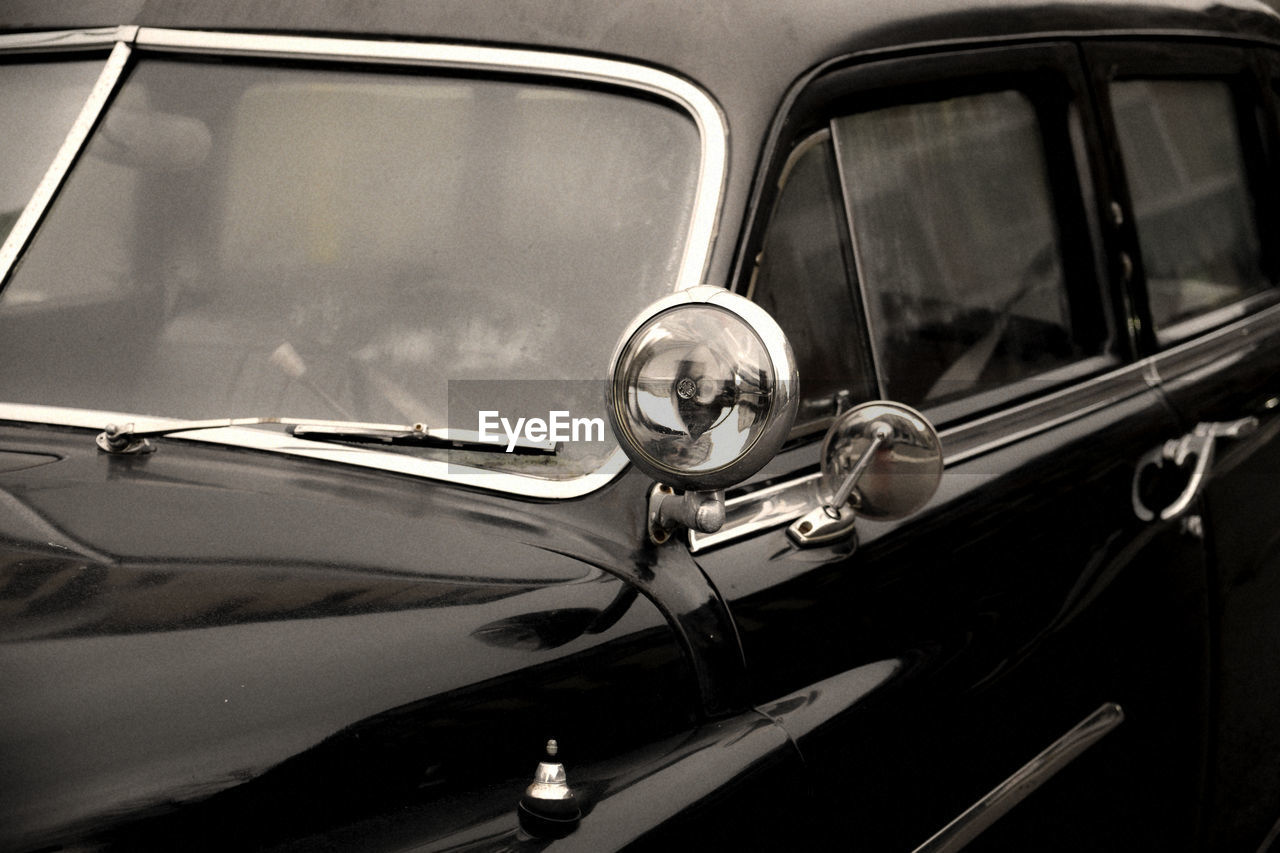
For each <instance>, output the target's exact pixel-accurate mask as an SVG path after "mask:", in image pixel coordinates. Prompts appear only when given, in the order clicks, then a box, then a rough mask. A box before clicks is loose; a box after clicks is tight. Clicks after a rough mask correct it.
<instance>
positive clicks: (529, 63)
mask: <svg viewBox="0 0 1280 853" xmlns="http://www.w3.org/2000/svg"><path fill="white" fill-rule="evenodd" d="M136 44H137V45H138V47H140V48H146V49H149V50H168V51H193V52H198V53H206V54H208V53H217V54H228V55H236V56H276V57H282V56H287V57H294V58H299V59H308V58H310V59H329V60H333V59H339V60H343V61H351V62H378V63H394V64H398V65H430V66H435V67H441V68H458V69H466V70H482V71H483V70H490V71H508V72H511V71H514V72H517V73H527V74H543V75H548V76H552V77H562V78H566V79H572V80H587V81H591V82H595V83H608V84H612V85H619V86H624V87H627V88H631V89H638V90H640V91H643V92H647V93H649V94H651V95H658V96H660V97H662V98H664V99H666V100H668V101H671V102H673V103H675V104H676V105H678V106H680V107H682V108H683V109H684V110H685V111H686V112H688V113H689V115H690V116H691V117H692V118H693V120H694V122H695V124H696V125H697V127H698V135H699V138H700V139H701V141H702V151H701V157H700V161H701V162H700V167H699V170H698V188H697V190H696V191H695V195H694V202H693V218H692V221H691V222H690V227H689V232H688V236H687V238H686V240H685V247H684V257H683V258H682V259H681V263H680V272H679V274H678V275H677V283H676V287H675V290H684V289H685V288H687V287H693V286H694V285H696V284H701V283H702V276H703V274H704V272H705V270H706V268H707V264H708V262H709V261H710V257H711V245H712V241H713V240H714V238H715V231H716V228H715V224H716V217H717V215H718V214H719V212H720V197H721V194H722V192H723V190H724V177H725V168H726V164H727V162H728V131H727V130H726V128H725V123H724V117H723V115H722V114H721V112H720V109H719V107H718V106H717V105H716V103H715V101H713V100H712V99H711V96H710V95H708V94H707V93H706V92H704V91H703V90H702V89H700V88H698V87H697V86H695V85H694V84H692V83H690V82H689V81H687V80H684V79H683V78H681V77H677V76H676V75H674V74H670V73H668V72H666V71H660V70H658V69H656V68H650V67H648V66H645V65H636V64H634V63H630V62H622V61H620V60H614V59H602V58H599V57H594V56H581V55H578V54H571V53H554V52H550V51H545V52H544V51H536V50H521V49H516V48H498V47H477V46H474V45H460V44H439V43H430V42H421V43H420V42H383V41H366V40H363V39H341V38H321V37H310V36H277V35H255V34H243V33H214V32H204V31H194V30H169V29H157V28H153V27H142V28H141V29H139V30H138V36H137V40H136Z"/></svg>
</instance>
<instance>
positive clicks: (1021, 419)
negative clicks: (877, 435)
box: [689, 304, 1280, 554]
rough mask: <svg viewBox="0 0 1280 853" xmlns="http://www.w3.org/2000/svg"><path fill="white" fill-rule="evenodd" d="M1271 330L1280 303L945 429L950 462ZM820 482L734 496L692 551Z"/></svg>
mask: <svg viewBox="0 0 1280 853" xmlns="http://www.w3.org/2000/svg"><path fill="white" fill-rule="evenodd" d="M1269 335H1280V304H1276V305H1272V306H1270V307H1268V308H1265V309H1263V310H1261V311H1259V312H1258V313H1256V314H1253V315H1250V316H1248V317H1245V318H1242V319H1240V320H1238V321H1236V322H1235V323H1231V324H1229V325H1227V326H1224V327H1222V328H1220V329H1217V330H1215V331H1213V332H1209V333H1207V334H1205V335H1203V336H1202V337H1199V338H1196V339H1194V340H1191V341H1186V342H1184V343H1182V344H1179V345H1177V346H1175V347H1172V348H1170V349H1168V350H1165V351H1164V352H1161V353H1158V354H1156V355H1153V356H1149V357H1147V358H1144V359H1141V360H1140V361H1136V362H1132V363H1130V364H1126V365H1124V366H1123V367H1119V368H1117V369H1115V370H1112V371H1109V372H1107V373H1104V374H1102V375H1100V376H1095V377H1093V378H1091V379H1088V380H1086V381H1084V382H1081V383H1079V384H1076V385H1072V386H1069V387H1067V388H1063V389H1061V390H1059V391H1056V392H1054V393H1052V394H1049V395H1047V396H1045V397H1041V398H1038V399H1035V400H1030V401H1028V402H1026V403H1023V404H1021V405H1018V406H1014V407H1012V408H1010V409H1006V410H1004V411H1000V412H995V413H993V414H990V415H987V416H986V417H983V418H979V419H977V420H974V421H970V422H969V423H965V424H960V425H958V426H954V427H951V428H949V429H944V430H941V431H940V433H939V434H940V436H941V438H942V449H943V453H944V464H945V465H946V467H948V468H951V467H954V466H955V465H959V464H960V463H962V462H965V461H967V460H969V459H973V458H975V457H978V456H982V455H983V454H986V453H990V452H992V451H994V450H998V449H1000V448H1001V447H1004V446H1006V445H1009V444H1012V443H1014V442H1017V441H1022V440H1025V439H1027V438H1031V437H1032V436H1034V435H1036V434H1038V433H1042V432H1046V431H1048V430H1050V429H1053V428H1055V427H1058V426H1061V425H1063V424H1066V423H1070V422H1071V421H1074V420H1078V419H1079V418H1083V417H1086V416H1087V415H1089V414H1092V413H1093V412H1096V411H1099V410H1100V409H1104V408H1106V407H1108V406H1111V405H1114V404H1116V403H1119V402H1121V401H1123V400H1125V399H1128V398H1129V397H1132V396H1134V395H1136V394H1139V393H1142V392H1143V391H1144V390H1145V389H1147V388H1149V387H1153V386H1158V385H1159V384H1160V383H1161V382H1162V377H1170V378H1171V377H1173V376H1176V375H1180V374H1184V373H1187V372H1190V371H1193V370H1196V369H1199V368H1201V367H1204V366H1207V365H1209V364H1211V363H1213V362H1215V361H1218V360H1220V359H1222V358H1224V357H1227V358H1244V357H1246V356H1247V354H1248V345H1249V342H1251V341H1253V340H1257V339H1259V338H1261V337H1265V336H1269ZM815 461H816V460H815ZM820 480H821V477H820V475H818V474H815V473H809V474H804V475H802V476H799V477H795V478H793V479H790V480H787V481H785V482H780V483H776V484H774V485H771V486H769V487H767V488H763V489H759V490H757V491H753V492H748V493H747V494H743V495H737V496H734V497H730V498H729V499H728V501H726V503H725V522H724V526H723V527H721V528H720V530H718V531H717V532H715V533H709V534H708V533H695V532H690V534H689V549H690V550H691V551H693V553H695V554H696V553H698V552H699V551H705V550H706V549H708V548H712V547H714V546H716V545H722V544H724V543H726V542H732V541H734V540H737V539H741V538H743V537H745V536H750V535H752V534H754V533H758V532H761V531H764V530H768V529H770V528H774V527H779V526H781V525H783V524H787V523H789V522H791V521H794V520H795V519H797V518H799V517H800V516H801V515H803V514H804V513H805V512H806V511H807V510H809V509H811V508H813V507H814V506H816V505H817V502H818V500H819V498H818V486H819V482H820Z"/></svg>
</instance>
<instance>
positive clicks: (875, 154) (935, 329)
mask: <svg viewBox="0 0 1280 853" xmlns="http://www.w3.org/2000/svg"><path fill="white" fill-rule="evenodd" d="M1060 112H1061V113H1062V115H1063V116H1064V118H1063V120H1062V122H1061V127H1058V128H1057V129H1056V132H1055V136H1054V141H1055V143H1057V144H1058V146H1059V148H1060V149H1061V150H1058V151H1055V152H1054V153H1053V154H1051V153H1050V149H1049V147H1048V146H1047V144H1046V134H1045V131H1044V128H1043V121H1042V117H1041V114H1040V111H1039V110H1038V109H1037V106H1036V104H1035V103H1034V102H1033V101H1032V99H1031V98H1030V97H1029V96H1028V95H1027V94H1025V93H1023V92H1021V91H1015V90H1012V89H1009V90H1003V91H989V92H982V93H977V94H967V95H962V96H959V97H955V98H950V99H946V100H938V101H928V102H923V103H909V104H903V105H895V106H888V107H883V108H880V109H874V110H869V111H866V112H858V113H855V114H852V115H848V116H845V117H842V118H839V119H837V120H836V121H835V122H834V123H833V128H834V132H835V143H836V150H837V153H838V156H839V165H840V174H841V176H842V178H843V181H844V191H845V197H846V199H847V202H848V210H849V219H850V222H851V226H852V233H853V238H854V252H855V256H856V257H857V268H858V274H859V277H860V280H861V287H862V293H863V297H864V300H865V308H866V313H867V319H868V325H869V328H870V334H871V340H872V344H873V348H874V350H873V351H874V356H875V359H876V364H877V369H878V371H879V375H880V381H881V382H882V384H883V387H884V393H885V394H886V396H888V397H889V398H891V399H895V400H899V401H901V402H905V403H908V404H911V405H915V406H920V407H926V408H935V407H937V406H940V405H944V404H948V403H953V402H955V401H958V400H961V399H962V398H963V399H965V400H966V401H967V404H966V405H965V406H962V407H961V409H962V410H963V409H969V410H973V409H975V408H980V407H981V406H980V405H979V404H978V401H977V400H975V399H971V398H974V397H976V396H977V395H982V394H983V392H993V393H991V394H988V395H987V398H988V399H987V401H986V403H987V404H988V405H991V404H996V403H999V402H1004V401H1005V400H1007V399H1009V397H1010V396H1012V394H1013V389H1009V388H1007V386H1010V385H1011V384H1013V383H1019V382H1021V383H1023V385H1022V386H1021V388H1020V391H1021V392H1023V393H1025V392H1028V391H1030V390H1034V388H1030V387H1028V386H1029V385H1031V384H1032V383H1031V380H1034V379H1039V380H1052V378H1053V377H1052V375H1051V374H1053V372H1055V371H1061V370H1062V369H1063V368H1066V367H1068V366H1070V365H1072V364H1074V363H1076V362H1078V361H1080V360H1082V359H1084V358H1086V357H1088V356H1091V355H1099V354H1101V353H1102V349H1103V346H1104V339H1105V334H1102V333H1101V332H1100V331H1099V329H1100V328H1101V325H1102V323H1101V321H1100V320H1099V319H1098V318H1097V317H1096V316H1095V317H1093V318H1092V320H1091V321H1090V322H1088V323H1086V322H1082V320H1081V317H1082V312H1081V309H1080V307H1079V306H1078V305H1075V306H1073V304H1072V298H1071V296H1070V292H1069V288H1068V285H1067V282H1068V279H1069V278H1070V276H1069V274H1068V264H1067V263H1066V262H1065V260H1064V256H1065V247H1064V229H1063V227H1062V216H1061V210H1062V208H1063V204H1062V202H1061V200H1059V199H1056V198H1055V189H1054V186H1055V179H1056V180H1058V181H1059V185H1062V182H1063V180H1064V179H1065V182H1066V185H1069V186H1071V187H1073V188H1074V186H1075V178H1074V166H1073V165H1072V163H1071V153H1070V143H1069V141H1067V137H1068V135H1067V133H1066V131H1065V129H1064V128H1065V115H1066V112H1067V111H1066V109H1065V108H1063V109H1061V110H1060ZM1051 168H1052V169H1065V170H1066V171H1067V173H1068V174H1063V175H1057V176H1055V175H1054V174H1053V173H1052V172H1051ZM1072 192H1074V190H1072ZM1073 198H1074V197H1073ZM1081 215H1082V214H1081ZM1077 251H1079V250H1078V249H1077ZM1080 254H1088V249H1087V245H1086V248H1085V251H1084V252H1080ZM1084 290H1086V291H1087V296H1086V297H1085V298H1086V299H1087V300H1088V301H1090V302H1091V304H1093V305H1094V306H1095V310H1096V311H1097V312H1100V308H1096V306H1097V304H1098V303H1100V300H1099V297H1098V291H1097V288H1096V286H1091V287H1089V288H1084ZM1077 298H1079V297H1077ZM1086 327H1087V328H1086ZM1041 384H1042V385H1043V382H1042V383H1041ZM1037 387H1039V386H1037ZM998 389H1003V390H998ZM951 408H955V407H951ZM944 419H945V418H944Z"/></svg>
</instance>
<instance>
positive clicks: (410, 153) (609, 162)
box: [0, 60, 700, 478]
mask: <svg viewBox="0 0 1280 853" xmlns="http://www.w3.org/2000/svg"><path fill="white" fill-rule="evenodd" d="M699 154H700V149H699V138H698V131H697V128H696V125H695V124H694V123H693V121H692V120H691V119H690V118H689V117H688V116H687V115H685V114H684V113H681V112H679V111H678V110H676V109H674V108H671V107H668V106H665V105H662V104H659V103H657V102H654V101H652V100H648V99H645V98H640V97H633V96H629V95H623V94H620V93H618V92H615V91H613V90H609V89H604V88H588V87H585V86H583V87H579V86H566V85H561V84H551V83H546V82H541V81H537V80H529V81H525V80H520V79H516V78H510V79H481V78H479V77H474V76H451V77H442V76H440V75H439V73H438V72H431V73H427V72H424V73H398V72H382V71H353V70H336V69H333V68H327V69H323V70H318V69H315V68H303V67H279V66H273V67H267V66H261V65H249V64H230V63H213V62H186V61H176V60H156V61H144V62H142V63H141V64H139V65H138V66H137V67H136V68H135V69H134V70H133V71H132V72H131V73H130V75H129V77H128V78H127V80H126V81H125V83H124V85H123V88H122V89H121V91H120V93H119V95H118V96H117V98H116V99H115V101H114V102H113V103H112V105H111V106H110V107H109V109H108V112H107V115H106V117H105V119H104V120H103V122H102V123H101V125H100V127H99V129H98V130H97V131H96V132H95V134H94V136H93V137H92V138H91V140H90V142H89V145H88V148H87V150H86V154H85V156H83V157H82V158H81V160H80V162H79V163H78V164H77V165H76V167H75V169H74V170H73V171H72V173H71V175H70V177H69V179H68V182H67V184H66V186H65V188H64V189H63V191H62V193H61V194H60V195H59V197H58V199H57V201H56V202H55V204H54V206H53V209H52V211H51V212H50V214H49V216H48V219H47V221H46V223H45V224H44V225H43V226H42V228H41V231H40V232H39V233H38V234H37V236H36V238H35V240H34V242H33V244H32V246H31V248H30V249H29V250H28V252H27V253H26V255H25V256H24V257H23V259H22V260H21V261H20V264H19V266H18V268H17V270H16V271H15V273H14V275H13V276H12V280H11V282H10V284H9V285H8V286H7V288H6V289H5V291H4V293H3V294H2V295H0V400H5V401H9V402H20V403H34V404H43V405H53V406H66V407H73V408H81V409H98V410H105V411H110V412H125V413H136V414H145V415H155V416H165V417H178V418H217V417H227V416H241V415H264V414H266V415H281V416H288V417H305V418H321V419H325V418H327V419H340V420H344V421H360V422H373V423H393V424H395V423H410V424H411V423H415V422H421V423H425V424H426V425H427V426H429V427H440V426H446V425H450V426H454V427H458V428H464V429H471V430H475V429H476V428H477V425H478V415H479V412H480V411H484V410H487V411H496V412H500V413H501V416H502V417H508V418H509V419H510V421H511V422H512V423H514V422H515V421H516V419H517V418H518V417H540V418H543V419H544V420H545V419H546V418H547V415H548V413H549V412H550V411H554V410H564V411H570V412H571V413H572V416H573V417H575V418H577V417H595V416H602V415H603V411H602V410H603V401H602V398H603V384H602V383H600V382H599V380H600V379H602V378H603V377H604V374H605V372H606V371H607V368H608V359H609V356H610V353H611V349H612V347H613V345H614V343H615V341H616V339H617V336H618V334H619V333H620V332H621V330H622V329H623V327H624V326H625V325H626V323H627V322H628V321H629V320H630V319H631V317H632V316H633V315H634V314H635V313H636V312H638V311H639V310H640V309H641V308H642V307H643V306H645V305H646V304H647V303H649V302H650V301H652V300H653V299H655V298H656V297H658V296H660V295H662V294H664V293H667V292H670V291H671V290H672V289H673V287H674V286H675V277H676V271H677V269H678V267H679V264H680V261H681V257H682V253H683V249H684V243H685V235H686V231H687V229H688V225H689V217H690V215H691V210H692V206H693V201H694V194H695V184H696V180H697V169H698V163H699ZM583 380H594V381H583ZM613 447H614V445H613V444H612V440H611V439H609V438H607V437H606V440H602V441H590V442H574V443H572V445H570V446H566V447H565V448H564V449H563V451H562V452H561V453H559V454H557V455H556V456H555V457H553V458H552V457H539V458H527V457H518V456H515V455H508V454H505V453H496V454H495V453H482V454H476V455H475V456H474V458H473V457H467V458H465V459H463V458H462V457H460V456H459V454H457V453H453V454H451V455H450V456H449V457H448V458H449V459H450V460H451V461H465V462H466V463H467V464H477V465H482V466H486V467H494V466H500V467H505V468H508V469H511V470H517V471H522V472H526V473H533V474H535V475H537V476H544V477H554V478H564V477H573V476H578V475H580V474H583V473H587V472H589V471H592V470H595V469H596V468H598V467H599V466H600V465H601V464H602V463H603V461H604V460H606V459H607V458H608V457H609V456H610V455H611V454H612V451H613ZM405 452H412V453H417V454H429V453H432V452H433V451H427V450H421V449H413V450H412V451H405ZM434 452H436V453H439V451H434Z"/></svg>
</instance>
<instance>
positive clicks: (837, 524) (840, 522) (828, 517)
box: [787, 421, 893, 548]
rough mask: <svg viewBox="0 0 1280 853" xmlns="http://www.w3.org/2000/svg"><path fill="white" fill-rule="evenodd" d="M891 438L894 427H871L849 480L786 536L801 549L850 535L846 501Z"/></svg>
mask: <svg viewBox="0 0 1280 853" xmlns="http://www.w3.org/2000/svg"><path fill="white" fill-rule="evenodd" d="M892 435H893V427H891V426H889V425H888V424H887V423H885V422H884V421H876V422H875V423H873V424H871V443H870V444H869V445H867V449H866V450H864V451H862V455H861V456H859V457H858V461H857V462H855V463H854V465H853V469H852V470H850V471H849V476H847V477H845V478H844V482H843V483H841V484H840V488H839V489H837V490H836V494H835V497H833V498H832V499H831V502H830V503H824V504H822V505H821V506H819V507H817V508H816V509H812V510H810V511H809V512H807V513H805V514H804V515H803V516H801V517H800V518H799V519H797V520H796V521H795V522H793V523H792V524H791V526H790V527H788V528H787V535H788V536H789V537H791V541H792V542H794V543H795V544H797V545H799V546H800V547H802V548H803V547H806V546H810V545H822V544H825V543H827V542H831V541H834V540H836V539H840V538H842V537H844V536H847V535H848V534H849V531H851V530H852V529H853V523H854V521H855V520H856V519H857V514H856V513H855V512H854V511H853V508H852V507H850V506H848V503H849V498H851V497H852V496H853V490H854V487H856V486H857V485H858V480H860V479H862V475H863V474H865V473H866V471H867V468H868V467H869V466H870V465H871V460H872V459H873V458H875V455H876V451H877V450H879V449H880V448H881V447H882V446H884V445H885V444H887V443H888V441H889V438H890V437H891V436H892Z"/></svg>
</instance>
